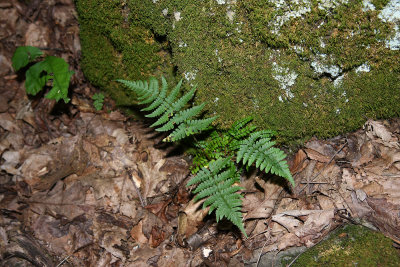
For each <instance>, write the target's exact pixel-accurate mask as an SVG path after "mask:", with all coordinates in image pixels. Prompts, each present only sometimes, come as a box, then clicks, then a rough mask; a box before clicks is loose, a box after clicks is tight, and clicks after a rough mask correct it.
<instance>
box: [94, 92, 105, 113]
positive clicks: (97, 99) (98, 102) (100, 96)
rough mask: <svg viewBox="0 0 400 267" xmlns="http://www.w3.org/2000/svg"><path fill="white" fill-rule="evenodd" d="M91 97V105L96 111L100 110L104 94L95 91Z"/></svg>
mask: <svg viewBox="0 0 400 267" xmlns="http://www.w3.org/2000/svg"><path fill="white" fill-rule="evenodd" d="M92 99H93V100H94V102H93V106H94V107H95V109H96V110H97V111H99V110H101V109H102V108H103V103H104V95H103V94H102V93H96V94H94V95H93V96H92Z"/></svg>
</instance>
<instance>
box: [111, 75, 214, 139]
mask: <svg viewBox="0 0 400 267" xmlns="http://www.w3.org/2000/svg"><path fill="white" fill-rule="evenodd" d="M117 81H118V82H120V83H122V84H124V85H126V86H127V87H128V88H129V89H131V90H132V91H134V92H135V93H136V94H137V99H138V103H139V104H142V105H148V106H147V107H145V108H143V109H142V111H149V112H150V111H151V113H150V114H147V115H145V116H146V117H149V118H157V117H158V119H157V120H156V121H155V122H154V123H153V124H152V125H151V127H158V128H156V129H155V130H156V131H159V132H166V131H172V133H171V134H170V135H169V136H168V137H166V138H165V139H164V141H178V140H181V139H183V138H185V137H187V136H189V135H193V134H196V133H199V132H201V131H203V130H206V129H208V128H209V126H210V124H211V123H212V122H213V121H214V120H215V119H216V118H217V117H211V118H207V119H193V118H195V117H196V116H198V115H199V114H200V113H201V110H202V109H203V108H204V105H205V104H204V103H203V104H201V105H198V106H194V107H191V108H189V109H184V107H185V106H186V105H187V103H188V102H189V101H190V100H191V99H192V98H193V96H194V93H195V91H196V88H195V87H193V88H192V89H191V90H190V91H189V92H187V93H186V94H184V95H183V96H182V97H180V98H178V95H179V92H180V88H181V85H182V80H181V81H180V82H179V83H178V84H177V85H176V86H175V87H174V88H173V89H172V90H171V92H170V93H168V84H167V81H166V80H165V78H164V77H161V83H162V86H161V90H159V85H158V81H157V79H155V78H150V81H149V82H147V81H127V80H121V79H119V80H117Z"/></svg>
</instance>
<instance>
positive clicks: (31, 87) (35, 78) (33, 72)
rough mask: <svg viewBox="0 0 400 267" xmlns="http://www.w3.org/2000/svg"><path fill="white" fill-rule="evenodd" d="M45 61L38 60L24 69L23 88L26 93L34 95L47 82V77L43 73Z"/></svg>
mask: <svg viewBox="0 0 400 267" xmlns="http://www.w3.org/2000/svg"><path fill="white" fill-rule="evenodd" d="M45 64H46V63H45V62H44V61H41V62H38V63H36V64H35V65H33V66H31V67H30V68H29V69H28V70H27V71H26V80H25V88H26V93H28V94H30V95H36V94H37V93H39V92H40V91H41V90H42V88H43V86H44V85H45V84H46V82H47V77H46V75H45V74H44V73H43V70H44V69H45V66H44V65H45Z"/></svg>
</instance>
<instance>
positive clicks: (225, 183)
mask: <svg viewBox="0 0 400 267" xmlns="http://www.w3.org/2000/svg"><path fill="white" fill-rule="evenodd" d="M235 183H240V174H239V172H238V170H237V168H236V166H235V164H233V162H232V161H231V160H230V159H229V158H219V159H217V160H216V161H212V162H210V164H209V166H208V167H207V168H206V167H203V168H202V169H201V170H200V171H199V173H198V174H197V175H196V176H195V177H194V178H192V179H191V180H190V181H189V182H188V184H187V185H188V186H190V185H193V184H198V185H197V187H196V189H195V190H194V191H193V192H194V193H198V194H197V195H196V197H195V200H200V199H203V198H207V200H206V201H205V202H204V203H203V208H206V207H208V206H210V210H209V213H211V212H213V211H214V210H215V215H216V219H217V222H218V221H219V220H221V219H222V218H224V217H225V218H226V219H228V220H230V221H231V222H232V223H233V224H234V225H236V226H237V227H238V228H239V229H240V230H241V231H242V232H243V233H244V234H245V235H246V232H245V230H244V226H243V222H242V213H241V212H240V210H241V207H242V200H241V198H242V196H241V195H240V194H238V193H237V192H238V191H240V190H242V189H243V188H242V187H240V186H237V185H234V184H235Z"/></svg>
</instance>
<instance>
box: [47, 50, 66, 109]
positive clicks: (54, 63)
mask: <svg viewBox="0 0 400 267" xmlns="http://www.w3.org/2000/svg"><path fill="white" fill-rule="evenodd" d="M43 63H45V66H46V69H45V70H46V71H47V73H48V75H47V77H48V79H53V88H52V89H51V90H50V92H48V93H47V95H46V96H45V97H46V98H48V99H55V100H56V101H57V102H58V101H59V100H60V99H63V100H64V102H65V103H68V102H69V100H70V99H69V98H68V87H69V81H70V79H71V76H72V74H74V72H73V71H70V70H68V68H69V65H68V63H67V62H65V60H64V59H62V58H59V57H54V56H47V57H46V58H45V60H44V61H43Z"/></svg>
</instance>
